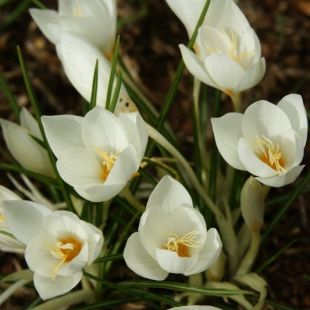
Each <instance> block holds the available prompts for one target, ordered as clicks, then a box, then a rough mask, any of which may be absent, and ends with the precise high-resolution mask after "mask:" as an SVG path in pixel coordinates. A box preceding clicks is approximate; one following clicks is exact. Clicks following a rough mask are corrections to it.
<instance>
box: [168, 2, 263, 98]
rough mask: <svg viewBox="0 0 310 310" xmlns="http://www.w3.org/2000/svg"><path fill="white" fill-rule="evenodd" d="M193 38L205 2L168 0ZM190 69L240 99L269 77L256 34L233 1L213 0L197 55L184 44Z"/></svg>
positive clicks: (195, 46)
mask: <svg viewBox="0 0 310 310" xmlns="http://www.w3.org/2000/svg"><path fill="white" fill-rule="evenodd" d="M167 2H168V4H169V5H170V6H171V8H172V9H173V10H174V11H175V13H176V14H177V15H178V17H179V18H180V19H181V21H182V22H183V23H184V25H185V27H186V29H187V31H188V33H189V35H190V36H191V35H192V33H193V31H194V29H195V27H196V24H197V22H198V18H199V15H200V14H201V12H202V9H203V7H204V5H205V1H203V0H194V1H193V3H192V1H186V0H181V1H176V0H167ZM180 49H181V53H182V57H183V60H184V62H185V65H186V67H187V69H188V70H189V71H190V73H191V74H193V75H194V76H195V77H196V78H197V79H199V80H200V81H202V82H204V83H205V84H207V85H210V86H212V87H215V88H218V89H220V90H222V91H223V92H225V93H226V94H228V95H229V96H231V97H232V99H233V100H234V101H236V100H238V97H239V96H240V93H241V92H242V91H244V90H246V89H249V88H251V87H253V86H255V85H256V84H257V83H258V82H259V81H260V80H261V79H262V78H263V76H264V74H265V69H266V65H265V59H264V58H261V46H260V42H259V40H258V38H257V35H256V33H255V32H254V30H253V29H252V28H251V27H250V25H249V23H248V21H247V19H246V17H245V16H244V14H243V13H242V12H241V10H240V9H239V7H238V6H237V5H236V4H235V3H234V2H233V1H232V0H225V1H211V3H210V7H209V9H208V11H207V14H206V17H205V20H204V22H203V24H202V26H201V27H200V28H199V31H198V35H197V38H196V42H195V45H194V50H195V52H196V54H195V53H193V52H192V51H190V50H189V49H188V48H187V47H186V46H184V45H180Z"/></svg>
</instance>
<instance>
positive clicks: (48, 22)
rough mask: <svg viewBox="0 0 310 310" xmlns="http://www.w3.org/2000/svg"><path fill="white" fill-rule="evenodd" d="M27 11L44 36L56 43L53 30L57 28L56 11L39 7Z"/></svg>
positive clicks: (56, 38)
mask: <svg viewBox="0 0 310 310" xmlns="http://www.w3.org/2000/svg"><path fill="white" fill-rule="evenodd" d="M29 13H30V15H31V17H32V18H33V19H34V21H35V22H36V24H37V25H38V27H39V28H40V30H41V31H42V32H43V34H44V35H45V36H46V38H47V39H48V40H50V41H51V42H52V43H53V44H56V43H57V41H58V40H59V38H58V36H57V35H56V31H55V29H57V30H58V13H57V12H56V11H54V10H39V9H30V10H29ZM51 26H52V27H51ZM51 29H53V31H51Z"/></svg>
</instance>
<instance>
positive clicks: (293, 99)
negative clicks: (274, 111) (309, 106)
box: [278, 94, 308, 145]
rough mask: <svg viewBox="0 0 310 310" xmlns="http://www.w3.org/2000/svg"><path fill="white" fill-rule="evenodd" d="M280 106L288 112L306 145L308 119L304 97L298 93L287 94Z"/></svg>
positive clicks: (294, 127) (293, 125)
mask: <svg viewBox="0 0 310 310" xmlns="http://www.w3.org/2000/svg"><path fill="white" fill-rule="evenodd" d="M278 107H279V108H280V109H282V110H283V111H284V112H285V113H286V115H287V116H288V118H289V120H290V122H291V125H292V127H293V129H294V130H295V131H296V132H297V133H298V134H299V135H300V136H301V138H302V141H303V144H304V145H305V144H306V141H307V134H308V120H307V113H306V109H305V106H304V103H303V101H302V97H301V96H300V95H297V94H291V95H287V96H285V97H284V98H282V99H281V101H280V102H279V103H278Z"/></svg>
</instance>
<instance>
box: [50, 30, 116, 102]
mask: <svg viewBox="0 0 310 310" xmlns="http://www.w3.org/2000/svg"><path fill="white" fill-rule="evenodd" d="M56 49H57V54H58V56H59V58H60V59H61V61H62V65H63V67H64V70H65V73H66V75H67V77H68V79H69V80H70V82H71V83H72V85H73V86H74V87H75V89H76V90H77V91H78V92H79V93H80V94H81V95H82V96H83V97H84V98H85V99H86V100H87V101H90V98H91V92H92V85H93V77H94V70H95V65H96V60H98V89H97V102H96V104H97V105H98V104H99V105H101V106H103V107H105V103H106V96H107V89H108V83H109V78H110V72H111V64H110V62H109V61H108V60H107V59H106V58H105V57H104V56H103V55H102V54H101V52H100V50H99V49H98V48H96V46H94V45H93V44H91V43H90V42H89V41H88V40H86V39H84V38H81V37H78V36H77V35H72V34H69V33H66V32H63V33H61V40H60V42H59V43H58V44H57V46H56ZM114 84H115V85H116V83H114Z"/></svg>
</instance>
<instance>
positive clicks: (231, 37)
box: [207, 29, 254, 65]
mask: <svg viewBox="0 0 310 310" xmlns="http://www.w3.org/2000/svg"><path fill="white" fill-rule="evenodd" d="M221 31H222V33H223V34H224V36H225V38H226V39H227V41H228V42H229V45H230V46H229V48H225V49H224V50H222V49H220V48H219V47H217V46H215V47H214V48H208V49H207V51H208V52H209V53H210V54H216V53H221V52H224V53H226V54H228V55H229V57H230V58H231V59H233V60H234V61H235V62H237V63H238V64H240V65H242V63H241V61H242V59H245V58H248V57H250V56H252V55H253V53H254V50H251V51H247V52H245V53H242V54H240V53H239V51H238V34H237V33H236V32H235V31H234V30H233V29H230V33H227V32H226V31H225V30H224V29H221Z"/></svg>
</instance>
